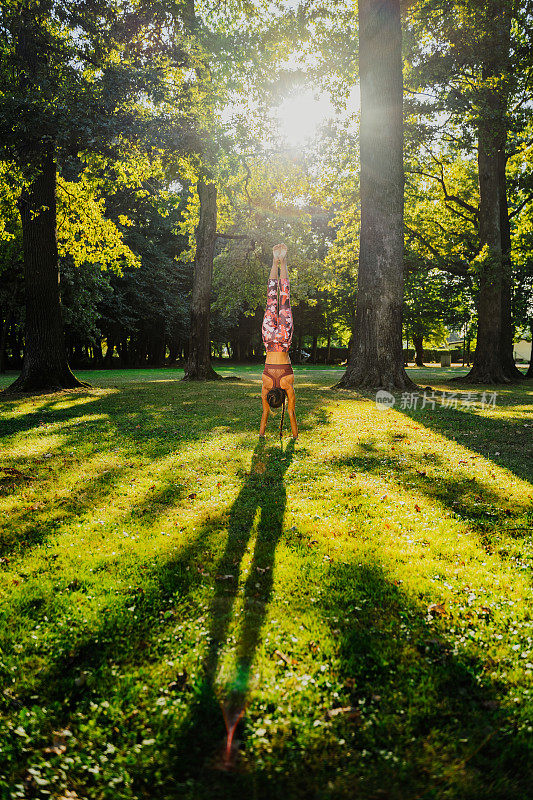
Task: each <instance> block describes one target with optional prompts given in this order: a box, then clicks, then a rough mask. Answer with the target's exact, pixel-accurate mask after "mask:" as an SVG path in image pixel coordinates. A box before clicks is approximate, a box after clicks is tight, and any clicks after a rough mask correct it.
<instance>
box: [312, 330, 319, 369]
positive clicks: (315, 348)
mask: <svg viewBox="0 0 533 800" xmlns="http://www.w3.org/2000/svg"><path fill="white" fill-rule="evenodd" d="M317 347H318V336H313V344H312V345H311V361H312V363H313V364H316V351H317Z"/></svg>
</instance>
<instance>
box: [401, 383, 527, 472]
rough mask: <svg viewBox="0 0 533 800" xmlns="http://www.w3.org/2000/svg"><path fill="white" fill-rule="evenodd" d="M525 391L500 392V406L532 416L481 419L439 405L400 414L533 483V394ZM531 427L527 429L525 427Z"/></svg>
mask: <svg viewBox="0 0 533 800" xmlns="http://www.w3.org/2000/svg"><path fill="white" fill-rule="evenodd" d="M520 389H521V391H518V392H509V394H508V395H505V394H504V392H503V391H501V390H500V393H499V395H498V397H499V400H497V403H498V405H499V406H505V405H509V406H511V407H513V406H516V405H517V404H522V405H524V404H525V405H529V406H530V409H529V415H526V414H524V415H523V416H521V415H520V414H516V413H515V414H512V415H508V416H505V418H498V417H488V416H481V415H479V414H476V413H475V410H473V409H470V408H462V409H461V408H457V409H455V408H446V409H442V408H440V407H439V406H438V405H437V406H436V407H435V410H425V409H424V410H420V411H417V410H415V409H400V408H396V410H397V411H398V412H399V413H401V414H404V415H405V416H407V417H409V418H410V419H412V420H413V421H414V422H417V423H418V424H420V425H424V426H425V427H427V428H429V429H431V430H432V431H434V432H435V433H437V434H439V435H441V436H445V437H446V438H448V439H452V440H455V441H458V442H459V443H460V444H462V445H463V446H464V447H466V448H468V449H469V450H472V451H474V452H476V453H479V454H480V455H482V456H483V457H484V458H488V459H490V460H491V461H494V463H495V464H498V465H499V466H501V467H503V468H504V469H508V470H510V471H511V472H513V473H514V474H515V475H516V476H517V477H518V478H521V479H522V480H525V481H529V482H530V483H531V482H533V447H532V445H531V440H532V436H531V422H532V420H531V415H532V414H533V392H532V391H527V387H526V386H521V387H520ZM524 425H527V427H524Z"/></svg>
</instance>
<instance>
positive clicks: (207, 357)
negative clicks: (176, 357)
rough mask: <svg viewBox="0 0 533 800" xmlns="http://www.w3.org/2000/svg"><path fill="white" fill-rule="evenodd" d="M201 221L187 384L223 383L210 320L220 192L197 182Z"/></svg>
mask: <svg viewBox="0 0 533 800" xmlns="http://www.w3.org/2000/svg"><path fill="white" fill-rule="evenodd" d="M198 195H199V197H200V219H199V222H198V226H197V228H196V258H195V262H194V278H193V287H192V300H191V335H190V339H189V358H188V360H187V364H186V367H185V375H184V377H183V380H185V381H213V380H220V375H217V373H216V372H215V370H214V369H213V367H212V366H211V340H210V332H209V318H210V311H211V286H212V283H213V257H214V254H215V241H216V232H217V189H216V186H215V184H214V183H208V184H206V183H205V182H204V181H203V180H199V181H198Z"/></svg>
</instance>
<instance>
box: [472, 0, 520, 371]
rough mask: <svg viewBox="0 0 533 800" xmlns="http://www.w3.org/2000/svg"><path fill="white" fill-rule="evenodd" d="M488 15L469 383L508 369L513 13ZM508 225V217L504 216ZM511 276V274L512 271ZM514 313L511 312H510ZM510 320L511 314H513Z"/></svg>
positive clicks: (501, 7)
mask: <svg viewBox="0 0 533 800" xmlns="http://www.w3.org/2000/svg"><path fill="white" fill-rule="evenodd" d="M490 13H491V18H490V20H487V28H486V31H487V33H486V36H487V38H486V40H485V42H484V46H485V54H484V58H485V63H484V64H483V69H482V79H483V82H484V84H485V87H484V89H483V94H482V96H481V101H480V102H481V106H480V109H479V119H478V171H479V241H480V245H481V247H485V257H484V259H483V262H482V263H480V266H479V270H480V272H479V291H478V297H477V312H478V330H477V344H476V350H475V352H474V359H473V364H472V369H471V370H470V372H469V373H468V375H466V376H465V377H464V378H462V379H461V381H463V382H465V383H508V382H509V380H510V377H509V376H508V375H507V374H506V370H505V369H504V366H503V364H504V354H503V353H502V338H503V339H505V337H506V336H508V331H506V332H502V327H503V328H505V324H504V325H503V326H502V307H503V308H504V309H505V314H506V315H507V299H506V297H503V300H502V292H503V294H504V295H505V290H504V288H503V282H504V242H503V239H504V237H505V231H503V236H502V216H504V213H503V210H502V207H501V202H500V201H501V199H502V196H501V169H502V167H501V165H502V162H503V163H504V162H505V144H506V139H507V124H508V122H507V91H506V89H505V80H506V79H505V72H506V70H507V69H508V58H509V47H510V24H511V13H510V9H509V8H508V7H507V5H506V4H505V3H504V2H503V0H501V1H500V2H499V3H494V5H493V6H491V12H490ZM504 225H505V219H504ZM509 279H510V276H509ZM509 313H510V312H509ZM509 322H510V320H509Z"/></svg>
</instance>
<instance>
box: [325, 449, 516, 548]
mask: <svg viewBox="0 0 533 800" xmlns="http://www.w3.org/2000/svg"><path fill="white" fill-rule="evenodd" d="M401 438H402V437H401V436H400V435H392V436H390V438H389V441H388V442H383V441H380V442H377V441H376V440H375V439H366V440H363V441H360V442H358V445H357V449H358V450H359V452H356V453H353V454H351V455H350V456H346V457H344V458H341V459H335V460H334V461H333V462H332V463H333V464H334V465H337V466H344V467H348V468H351V469H356V470H357V471H358V472H360V473H362V474H364V473H371V474H376V475H380V476H382V477H385V478H394V479H395V480H397V481H398V482H399V483H400V484H401V485H402V486H403V487H404V488H405V490H406V491H407V492H409V491H410V490H415V491H418V492H422V493H423V494H425V495H426V497H428V499H430V500H432V501H436V502H437V503H439V504H440V505H442V506H444V507H445V508H447V509H449V511H450V512H452V513H453V514H454V515H455V516H458V517H461V519H463V520H464V522H465V523H467V524H468V525H469V526H471V527H472V528H473V529H475V530H476V531H477V532H478V533H479V534H480V535H481V536H482V539H483V536H484V534H485V533H488V532H490V531H491V530H492V529H494V528H495V527H498V528H499V530H500V531H501V532H502V533H504V532H505V533H506V534H508V535H511V536H514V537H515V538H520V537H521V536H527V535H529V530H530V529H529V523H528V522H527V515H528V512H530V511H531V503H530V502H528V500H527V498H525V499H524V503H523V505H522V506H516V505H513V507H512V508H511V506H510V505H509V502H508V500H507V498H506V496H505V494H504V492H501V493H498V492H496V491H495V490H494V488H493V487H491V486H489V485H487V484H485V483H483V482H482V481H480V480H478V479H477V478H475V477H473V476H469V475H461V474H452V475H450V474H446V475H437V476H436V475H435V474H434V470H435V469H437V470H443V469H445V468H448V469H450V468H453V469H456V470H457V472H460V470H461V468H462V467H461V465H455V464H450V463H449V462H448V461H447V460H446V459H445V458H443V457H442V456H440V455H439V454H438V453H421V454H415V453H413V452H409V453H407V454H405V453H404V452H398V451H395V452H393V451H392V450H391V446H392V445H393V444H394V446H395V447H397V446H398V442H399V441H400V440H401ZM464 466H465V468H467V467H468V462H466V461H465V465H464ZM521 515H523V517H522V516H521ZM483 543H484V545H486V546H488V547H490V543H489V542H485V541H483Z"/></svg>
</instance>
